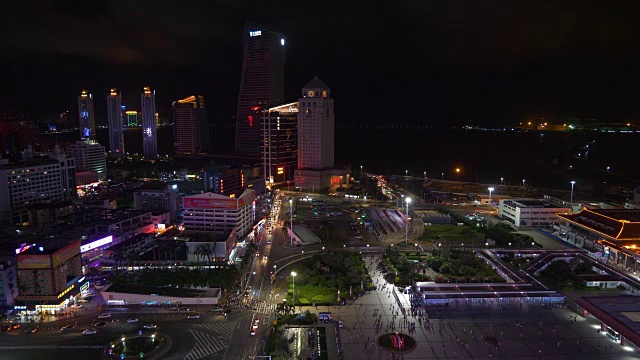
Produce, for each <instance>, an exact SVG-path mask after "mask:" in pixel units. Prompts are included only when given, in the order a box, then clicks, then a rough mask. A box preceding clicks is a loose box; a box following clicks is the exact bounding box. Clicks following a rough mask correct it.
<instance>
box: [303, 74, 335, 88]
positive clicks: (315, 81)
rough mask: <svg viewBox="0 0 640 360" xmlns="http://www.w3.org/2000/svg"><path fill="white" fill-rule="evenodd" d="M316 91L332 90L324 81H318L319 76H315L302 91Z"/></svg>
mask: <svg viewBox="0 0 640 360" xmlns="http://www.w3.org/2000/svg"><path fill="white" fill-rule="evenodd" d="M307 89H309V90H315V89H323V90H331V89H330V88H329V87H328V86H327V84H325V83H323V82H322V80H320V79H318V77H317V76H314V77H313V79H311V81H309V83H308V84H307V85H305V86H303V87H302V90H307Z"/></svg>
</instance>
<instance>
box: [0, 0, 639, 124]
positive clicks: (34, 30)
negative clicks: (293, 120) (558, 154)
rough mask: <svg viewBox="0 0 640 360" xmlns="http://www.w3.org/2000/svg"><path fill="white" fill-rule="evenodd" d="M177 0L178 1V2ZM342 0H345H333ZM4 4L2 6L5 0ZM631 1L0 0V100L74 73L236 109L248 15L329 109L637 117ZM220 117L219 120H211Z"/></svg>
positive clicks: (62, 98) (46, 103) (134, 92)
mask: <svg viewBox="0 0 640 360" xmlns="http://www.w3.org/2000/svg"><path fill="white" fill-rule="evenodd" d="M178 4H179V5H178ZM344 4H348V5H344ZM3 6H4V5H3ZM639 8H640V2H638V1H615V2H611V1H597V2H596V1H594V2H591V1H526V0H517V1H514V0H510V1H489V0H482V1H479V0H470V1H456V0H452V1H442V0H437V1H427V0H422V1H407V0H399V1H362V2H352V1H340V2H334V1H314V2H311V1H299V0H293V1H275V0H264V1H241V0H228V1H217V2H216V1H156V0H135V1H132V0H120V1H87V0H72V1H51V0H40V1H14V2H12V3H11V5H10V6H8V7H6V6H5V7H4V8H3V10H2V13H1V14H0V23H1V24H2V27H3V31H2V32H1V33H0V44H1V45H2V49H3V51H2V56H1V57H0V74H1V75H0V81H1V83H2V86H1V87H0V88H1V89H2V90H1V93H0V109H2V110H4V109H12V110H17V111H24V112H29V113H31V114H32V115H33V116H34V118H38V117H42V116H46V115H47V114H50V113H58V112H61V111H63V110H66V109H69V110H72V111H74V112H75V111H77V109H76V108H77V105H76V96H77V95H78V94H79V92H80V90H81V89H82V88H87V89H89V90H91V91H92V92H93V94H94V96H95V97H96V117H97V120H98V122H99V123H106V119H105V118H106V100H105V98H106V93H107V90H108V88H109V87H117V88H120V89H122V91H123V96H124V103H125V104H126V105H127V106H128V108H133V109H139V90H140V88H141V87H142V86H144V85H150V86H152V87H153V88H154V89H156V91H157V100H156V101H157V106H158V109H159V111H160V112H161V113H165V114H166V115H169V109H170V104H171V102H172V101H173V100H175V99H178V98H181V97H184V96H187V95H190V94H193V93H201V94H203V95H204V96H205V99H206V101H207V107H208V112H209V116H210V117H211V118H215V117H219V118H227V119H228V118H229V117H230V116H232V115H235V111H236V106H237V94H238V87H239V83H240V70H241V58H242V31H243V26H244V22H245V21H247V20H251V21H255V22H259V23H262V24H265V25H267V26H269V27H270V28H271V29H273V30H275V31H278V32H281V33H283V34H285V37H286V39H287V66H286V73H287V80H286V84H287V90H286V93H287V96H288V97H289V98H290V99H292V100H294V99H296V98H297V97H298V96H299V91H300V90H299V89H300V87H302V86H303V85H304V84H306V83H307V82H308V81H309V80H310V79H311V78H313V76H314V75H316V74H317V75H318V76H319V77H320V78H321V79H322V80H323V81H324V82H325V83H327V84H328V85H329V86H330V87H331V88H332V90H333V92H332V94H333V97H334V98H336V123H337V124H345V123H367V122H372V123H398V124H400V123H402V124H487V125H489V124H510V123H515V122H518V121H521V120H523V119H526V118H528V117H532V116H536V117H546V118H550V117H554V118H557V119H560V121H562V120H563V119H565V118H567V117H569V118H575V117H581V118H584V117H588V118H597V120H600V121H604V122H617V121H625V122H626V121H634V120H637V119H638V118H639V117H640V107H639V106H638V103H639V102H638V98H639V97H640V94H639V92H640V91H638V90H637V88H638V85H637V84H639V83H640V67H639V63H640V58H639V56H640V45H639V44H640V41H639V39H640V26H639V24H640V15H638V14H640V11H638V10H640V9H639ZM212 121H218V120H212Z"/></svg>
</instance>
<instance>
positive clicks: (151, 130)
mask: <svg viewBox="0 0 640 360" xmlns="http://www.w3.org/2000/svg"><path fill="white" fill-rule="evenodd" d="M140 106H141V107H142V151H143V153H144V157H145V159H156V158H157V157H158V138H157V136H156V92H155V91H152V90H151V88H150V87H149V86H145V87H144V89H142V93H141V94H140Z"/></svg>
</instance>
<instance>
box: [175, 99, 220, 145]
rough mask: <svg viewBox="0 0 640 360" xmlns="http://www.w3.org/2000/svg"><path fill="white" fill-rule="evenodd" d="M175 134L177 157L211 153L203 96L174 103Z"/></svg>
mask: <svg viewBox="0 0 640 360" xmlns="http://www.w3.org/2000/svg"><path fill="white" fill-rule="evenodd" d="M173 132H174V141H175V151H176V155H177V156H188V155H195V154H200V153H206V152H210V151H211V138H210V136H209V124H208V122H207V111H206V108H205V106H204V97H203V96H202V95H197V96H189V97H187V98H184V99H181V100H177V101H174V102H173Z"/></svg>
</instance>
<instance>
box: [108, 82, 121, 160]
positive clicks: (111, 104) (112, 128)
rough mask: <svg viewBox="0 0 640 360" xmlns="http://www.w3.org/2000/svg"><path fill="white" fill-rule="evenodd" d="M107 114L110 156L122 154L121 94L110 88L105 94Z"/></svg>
mask: <svg viewBox="0 0 640 360" xmlns="http://www.w3.org/2000/svg"><path fill="white" fill-rule="evenodd" d="M107 115H108V117H109V150H110V151H111V156H113V157H121V156H122V155H123V154H124V134H123V133H122V121H123V120H122V94H120V91H118V89H111V91H110V92H109V95H107Z"/></svg>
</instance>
